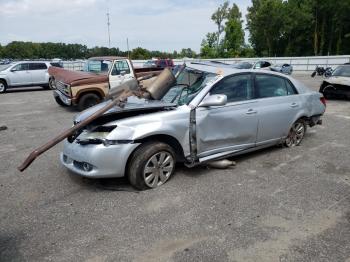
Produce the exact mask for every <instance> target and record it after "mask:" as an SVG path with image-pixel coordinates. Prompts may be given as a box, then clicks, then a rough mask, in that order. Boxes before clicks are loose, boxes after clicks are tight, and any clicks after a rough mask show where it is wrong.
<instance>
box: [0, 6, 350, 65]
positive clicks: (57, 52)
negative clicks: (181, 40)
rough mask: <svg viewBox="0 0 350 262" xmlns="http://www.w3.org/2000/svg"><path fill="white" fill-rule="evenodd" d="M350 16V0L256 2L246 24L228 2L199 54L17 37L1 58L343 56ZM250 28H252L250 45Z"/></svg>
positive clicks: (349, 49)
mask: <svg viewBox="0 0 350 262" xmlns="http://www.w3.org/2000/svg"><path fill="white" fill-rule="evenodd" d="M349 14H350V0H342V1H331V0H252V5H251V6H250V7H248V9H247V15H246V21H247V24H246V28H243V19H242V13H241V10H239V7H238V6H237V5H236V4H235V3H232V4H230V2H229V1H226V2H223V4H221V5H220V6H219V7H218V8H217V10H215V12H214V13H213V14H212V16H211V20H212V21H213V23H214V24H215V25H216V28H217V29H216V31H215V32H209V33H207V34H206V36H205V38H204V39H203V41H202V43H201V48H200V53H199V54H197V53H196V52H194V51H193V50H192V49H190V48H183V49H182V50H181V51H180V52H177V51H174V52H161V51H150V50H147V49H144V48H141V47H137V48H135V49H132V50H131V51H130V52H127V51H121V50H120V49H119V48H115V47H113V48H107V47H93V48H88V47H87V46H86V45H81V44H65V43H32V42H20V41H14V42H11V43H9V44H7V45H5V46H1V45H0V57H8V58H15V59H25V58H28V59H36V58H45V59H50V58H63V59H81V58H88V57H92V56H102V55H115V56H124V57H130V58H132V59H150V58H152V57H160V58H183V57H189V58H196V57H200V58H217V57H222V58H225V57H254V56H310V55H342V54H349V53H350V15H349ZM245 30H246V31H248V32H249V38H248V40H249V41H248V43H246V41H245Z"/></svg>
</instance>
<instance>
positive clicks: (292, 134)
mask: <svg viewBox="0 0 350 262" xmlns="http://www.w3.org/2000/svg"><path fill="white" fill-rule="evenodd" d="M305 133H306V123H305V121H304V120H302V119H299V120H298V121H296V122H295V123H294V124H293V125H292V127H291V129H290V130H289V133H288V136H287V138H286V140H285V141H284V144H285V146H286V147H294V146H298V145H300V143H301V141H302V140H303V138H304V136H305Z"/></svg>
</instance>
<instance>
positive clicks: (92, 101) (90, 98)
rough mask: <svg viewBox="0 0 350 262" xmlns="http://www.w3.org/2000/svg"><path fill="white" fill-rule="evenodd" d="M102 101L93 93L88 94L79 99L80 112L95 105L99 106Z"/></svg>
mask: <svg viewBox="0 0 350 262" xmlns="http://www.w3.org/2000/svg"><path fill="white" fill-rule="evenodd" d="M100 101H101V99H100V97H99V96H98V95H96V94H93V93H88V94H85V95H82V97H81V98H80V99H79V102H78V110H79V111H83V110H85V109H87V108H89V107H92V106H94V105H97V104H98V103H100Z"/></svg>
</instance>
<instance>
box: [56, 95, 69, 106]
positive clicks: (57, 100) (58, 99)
mask: <svg viewBox="0 0 350 262" xmlns="http://www.w3.org/2000/svg"><path fill="white" fill-rule="evenodd" d="M55 101H56V103H57V104H59V105H60V106H64V107H66V106H67V105H66V104H65V103H63V102H62V100H61V99H60V98H59V97H57V96H55Z"/></svg>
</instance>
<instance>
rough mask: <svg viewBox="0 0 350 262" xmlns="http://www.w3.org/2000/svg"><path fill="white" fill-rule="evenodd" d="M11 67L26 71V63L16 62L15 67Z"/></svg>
mask: <svg viewBox="0 0 350 262" xmlns="http://www.w3.org/2000/svg"><path fill="white" fill-rule="evenodd" d="M12 69H14V70H16V71H26V70H28V64H18V65H16V66H15V67H13V68H12Z"/></svg>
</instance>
